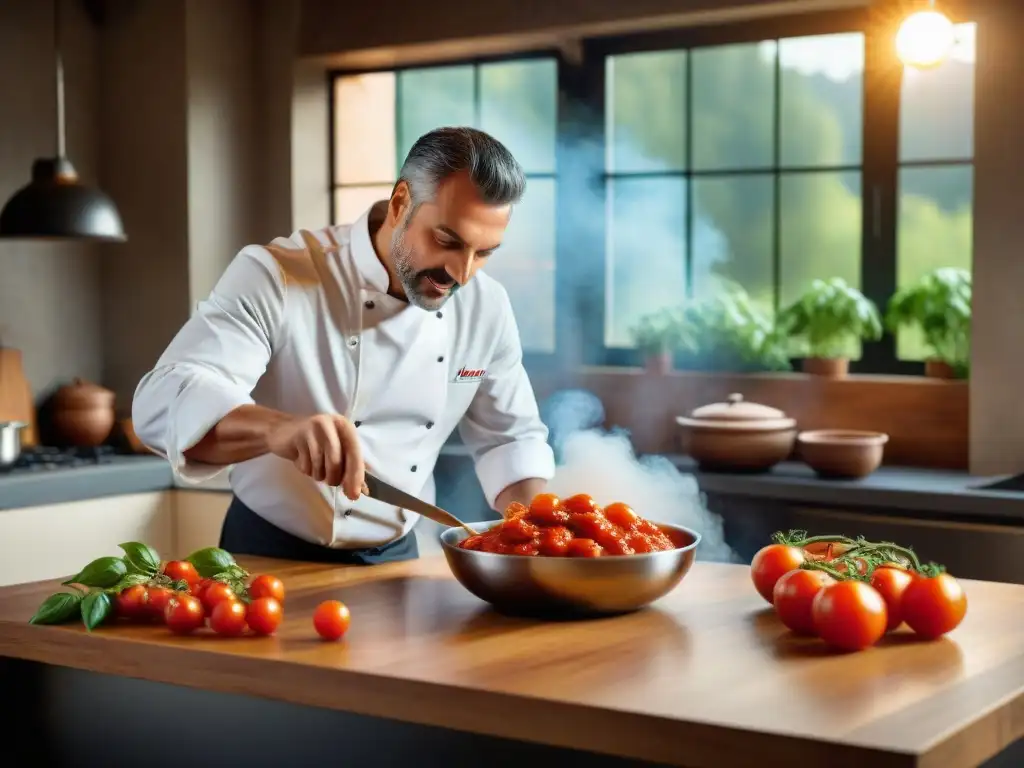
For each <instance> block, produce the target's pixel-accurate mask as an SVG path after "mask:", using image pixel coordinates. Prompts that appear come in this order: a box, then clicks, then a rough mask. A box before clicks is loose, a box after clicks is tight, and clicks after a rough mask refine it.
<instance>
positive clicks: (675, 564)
mask: <svg viewBox="0 0 1024 768" xmlns="http://www.w3.org/2000/svg"><path fill="white" fill-rule="evenodd" d="M501 522H502V521H501V520H495V521H493V522H487V523H478V527H480V529H481V530H487V529H489V528H491V527H493V526H495V525H500V524H501ZM658 527H659V528H661V530H662V531H664V532H665V533H666V534H667V535H668V536H669V538H670V539H672V541H673V542H675V543H676V545H677V548H676V549H670V550H668V551H665V552H650V553H646V554H637V555H612V556H603V557H546V556H544V555H536V556H527V555H498V554H492V553H490V552H477V551H475V550H470V549H462V548H461V547H459V546H458V544H459V542H460V541H462V540H463V539H465V538H466V535H465V534H464V533H463V532H462V531H460V530H458V529H456V528H449V529H448V530H446V531H443V532H442V533H441V549H442V550H443V551H444V556H445V559H447V561H448V567H449V568H451V570H452V574H453V575H454V576H455V578H456V579H457V580H458V582H459V583H460V584H462V586H464V587H465V588H466V589H468V590H469V591H470V592H472V593H473V594H474V595H476V596H477V597H479V598H480V599H481V600H484V601H486V602H488V603H490V604H491V605H493V606H494V607H495V608H497V609H498V610H500V611H504V612H507V613H513V614H529V615H533V616H541V617H546V618H567V617H574V616H585V615H588V614H589V615H602V614H605V615H607V614H616V613H625V612H629V611H634V610H637V609H639V608H643V607H644V606H645V605H648V604H649V603H652V602H654V601H655V600H657V599H658V598H660V597H663V596H665V595H666V594H668V593H669V592H670V591H671V590H672V589H674V588H675V587H676V586H677V585H678V584H679V582H680V581H682V579H683V577H684V576H685V575H686V574H687V572H688V571H689V570H690V567H691V566H692V565H693V561H694V559H695V557H696V554H697V552H696V550H697V545H698V544H700V539H701V537H700V534H699V533H697V532H696V531H692V530H690V529H689V528H684V527H682V526H679V525H669V524H667V523H659V524H658Z"/></svg>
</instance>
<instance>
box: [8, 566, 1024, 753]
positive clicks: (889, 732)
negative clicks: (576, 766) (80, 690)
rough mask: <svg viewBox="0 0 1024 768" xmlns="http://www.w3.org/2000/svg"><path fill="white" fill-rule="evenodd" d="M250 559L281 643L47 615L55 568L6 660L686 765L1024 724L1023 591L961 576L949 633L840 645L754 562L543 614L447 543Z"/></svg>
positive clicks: (947, 748) (914, 742)
mask: <svg viewBox="0 0 1024 768" xmlns="http://www.w3.org/2000/svg"><path fill="white" fill-rule="evenodd" d="M240 561H241V562H242V564H243V565H244V566H245V567H247V568H249V569H250V570H251V571H253V572H272V573H276V574H277V575H279V576H280V577H281V578H282V579H283V580H284V581H285V584H286V587H287V589H288V600H287V603H286V606H285V614H286V618H285V622H284V623H283V624H282V626H281V628H280V630H279V631H278V634H277V635H276V636H274V637H270V638H258V637H245V638H237V639H223V638H216V637H214V636H212V635H205V636H204V635H197V636H193V637H186V638H179V637H175V636H173V635H171V634H170V633H169V632H168V631H167V630H166V629H164V628H163V627H158V626H150V627H143V626H130V625H111V626H108V627H105V628H102V629H99V630H97V631H95V632H93V633H92V634H89V633H86V632H85V631H84V629H82V628H81V627H80V626H78V625H72V626H63V627H41V626H31V625H29V624H28V623H27V620H28V618H29V617H30V616H31V615H32V613H33V611H34V610H35V608H36V606H37V605H38V604H39V602H40V601H41V600H42V599H43V598H44V597H45V596H46V595H47V594H49V593H50V592H51V591H52V590H53V588H54V586H55V583H54V582H50V583H42V584H28V585H19V586H13V587H6V588H3V589H0V654H2V655H5V656H11V657H16V658H22V659H30V660H35V661H41V662H45V663H49V664H56V665H63V666H69V667H76V668H80V669H87V670H92V671H96V672H103V673H110V674H117V675H125V676H129V677H139V678H144V679H149V680H155V681H161V682H169V683H178V684H181V685H187V686H193V687H198V688H204V689H209V690H217V691H227V692H235V693H244V694H251V695H259V696H265V697H269V698H274V699H281V700H286V701H291V702H296V703H302V704H308V705H313V706H320V707H328V708H333V709H339V710H346V711H352V712H357V713H362V714H367V715H375V716H382V717H390V718H394V719H398V720H407V721H411V722H416V723H423V724H428V725H437V726H443V727H450V728H455V729H460V730H466V731H474V732H479V733H485V734H490V735H494V736H503V737H508V738H513V739H520V740H528V741H536V742H541V743H546V744H551V745H558V746H567V747H573V748H578V749H589V750H593V751H598V752H607V753H611V754H617V755H622V756H626V757H631V758H635V759H646V760H652V761H660V762H665V763H672V764H685V765H689V766H731V765H752V764H754V763H755V762H756V763H757V764H758V765H760V766H774V765H779V766H782V765H785V766H790V765H792V764H794V763H793V762H791V761H794V760H820V761H822V763H821V764H828V765H829V766H830V767H831V768H838V767H839V766H855V765H856V766H860V765H864V764H870V765H872V766H873V768H886V767H887V766H929V767H931V766H934V767H935V768H939V767H940V766H941V768H955V767H956V766H968V765H971V766H973V765H977V764H978V763H979V762H981V761H982V760H984V759H986V758H987V757H989V756H991V755H993V754H995V753H997V752H998V751H1000V750H1001V749H1003V748H1005V747H1006V746H1008V745H1009V744H1010V743H1012V742H1013V741H1014V740H1015V739H1016V738H1018V737H1020V736H1022V735H1024V718H1022V717H1021V716H1020V713H1021V711H1022V707H1024V586H1017V585H1010V584H995V583H988V582H974V581H965V582H964V585H965V588H966V590H967V593H968V599H969V601H970V603H969V605H970V607H969V609H968V614H967V618H966V620H965V621H964V623H963V624H962V625H961V627H960V628H958V629H957V630H956V631H955V632H954V633H953V634H951V635H950V636H949V637H948V638H946V639H944V640H942V641H938V642H935V643H918V642H914V641H911V637H910V636H909V635H896V636H894V637H892V638H890V639H889V640H887V641H886V642H885V644H884V646H879V647H877V648H874V649H871V650H869V651H867V652H864V653H860V654H852V655H835V654H832V653H827V652H823V651H822V649H821V648H820V646H818V645H817V644H816V643H814V642H813V641H797V640H794V639H793V638H791V636H789V635H788V633H787V632H786V631H785V630H784V628H783V627H782V626H781V625H780V624H779V623H778V621H777V620H776V618H775V617H774V615H773V614H772V613H771V612H770V611H768V610H766V606H765V605H764V604H763V602H762V601H761V598H760V597H758V595H757V594H756V593H755V592H754V589H753V587H752V586H751V584H750V581H749V575H748V569H747V568H746V567H745V566H740V565H721V564H709V563H697V564H696V565H695V566H694V568H693V570H692V571H691V572H690V574H689V575H688V576H687V577H686V579H685V580H684V581H683V583H682V584H681V585H680V587H679V588H678V589H677V590H675V591H674V592H673V593H672V594H671V595H669V596H668V597H666V598H665V599H663V600H662V601H660V602H659V603H657V604H656V606H655V607H652V608H650V609H648V610H646V611H642V612H639V613H636V614H632V615H628V616H621V617H616V618H613V619H603V620H597V621H589V622H569V623H539V622H533V621H529V620H524V619H512V618H506V617H502V616H499V615H496V614H494V613H493V612H491V611H489V610H488V609H487V607H486V606H485V605H484V604H483V603H481V602H480V601H478V600H477V599H476V598H474V597H473V596H471V595H470V594H469V593H468V592H466V591H465V590H464V589H463V588H462V587H461V586H460V585H459V584H458V583H457V582H455V580H454V579H453V578H452V577H451V575H450V574H449V572H448V568H447V565H446V564H445V562H444V560H443V559H442V558H440V557H436V558H434V557H432V558H425V559H422V560H419V561H414V562H410V563H399V564H391V565H384V566H377V567H372V568H358V567H350V568H329V567H326V566H320V565H311V564H302V563H283V562H280V561H268V560H257V559H243V558H240ZM328 598H335V599H340V600H343V601H344V602H345V603H347V604H348V606H349V607H350V608H351V610H352V616H353V620H352V627H351V629H350V631H349V634H348V636H347V638H346V639H345V640H344V641H342V642H340V643H324V642H321V641H320V640H319V639H317V637H316V635H315V633H314V631H313V627H312V622H311V618H310V617H311V615H312V612H313V609H314V607H315V606H316V605H317V604H318V603H319V602H320V601H321V600H324V599H328ZM755 756H756V757H755ZM869 761H870V762H869Z"/></svg>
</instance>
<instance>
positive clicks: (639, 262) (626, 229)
mask: <svg viewBox="0 0 1024 768" xmlns="http://www.w3.org/2000/svg"><path fill="white" fill-rule="evenodd" d="M607 190H608V203H607V211H608V219H607V221H608V235H607V243H608V260H607V271H606V273H605V275H606V277H605V331H604V336H605V344H606V345H607V346H609V347H632V346H633V338H632V336H631V335H630V328H631V327H632V326H633V325H635V324H636V322H637V321H638V320H639V319H640V318H641V317H642V316H644V315H646V314H649V313H651V312H656V311H658V310H660V309H664V308H666V307H675V306H679V305H680V304H682V303H683V301H684V300H685V298H686V297H685V293H686V282H685V274H686V180H685V179H682V178H654V179H651V178H644V179H629V178H618V179H611V180H609V181H608V184H607Z"/></svg>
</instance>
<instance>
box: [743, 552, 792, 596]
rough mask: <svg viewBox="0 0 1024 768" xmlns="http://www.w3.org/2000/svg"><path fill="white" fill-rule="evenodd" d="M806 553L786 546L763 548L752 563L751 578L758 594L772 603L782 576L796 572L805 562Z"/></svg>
mask: <svg viewBox="0 0 1024 768" xmlns="http://www.w3.org/2000/svg"><path fill="white" fill-rule="evenodd" d="M805 559H806V558H805V556H804V551H803V550H802V549H800V548H799V547H791V546H789V545H786V544H769V545H768V546H767V547H762V548H761V549H760V550H759V551H758V552H757V554H756V555H754V559H753V560H751V562H750V577H751V579H753V581H754V587H755V588H756V589H757V591H758V593H759V594H760V595H761V597H763V598H764V599H765V600H767V601H768V602H769V603H770V602H772V592H773V590H774V589H775V582H777V581H778V580H779V579H780V578H782V575H783V574H785V573H789V572H790V571H793V570H796V569H797V568H799V567H800V565H801V564H802V563H803V562H804V560H805Z"/></svg>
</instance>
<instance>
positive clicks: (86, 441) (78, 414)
mask: <svg viewBox="0 0 1024 768" xmlns="http://www.w3.org/2000/svg"><path fill="white" fill-rule="evenodd" d="M52 408H53V429H54V432H55V437H56V438H57V439H58V440H59V441H60V442H61V443H64V444H66V445H73V446H80V447H94V446H97V445H102V444H103V443H104V441H106V439H107V438H108V437H109V436H110V432H111V430H112V429H113V428H114V421H115V418H116V414H115V411H114V393H113V392H111V391H110V390H109V389H104V388H103V387H101V386H99V385H97V384H92V383H91V382H88V381H83V380H82V379H75V380H73V381H72V382H71V383H70V384H65V385H64V386H63V387H61V388H60V389H58V390H57V392H56V393H55V394H54V396H53V401H52Z"/></svg>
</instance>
